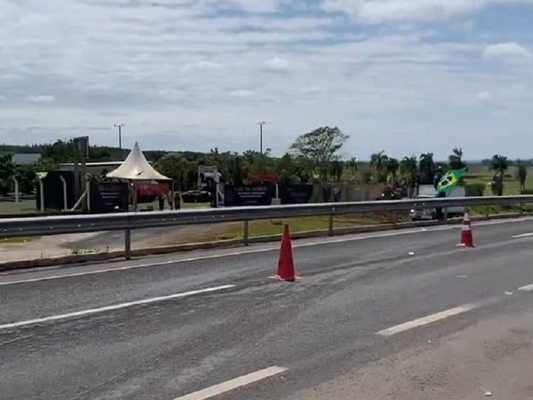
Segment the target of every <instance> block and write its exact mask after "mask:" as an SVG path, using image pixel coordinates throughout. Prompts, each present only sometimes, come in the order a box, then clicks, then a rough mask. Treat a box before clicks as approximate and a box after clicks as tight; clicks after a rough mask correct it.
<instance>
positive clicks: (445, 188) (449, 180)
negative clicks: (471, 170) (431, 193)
mask: <svg viewBox="0 0 533 400" xmlns="http://www.w3.org/2000/svg"><path fill="white" fill-rule="evenodd" d="M465 171H466V168H461V169H453V170H451V171H448V172H447V173H446V175H444V176H443V177H442V178H441V179H440V181H439V184H438V187H437V196H439V195H440V194H441V193H444V194H445V195H446V196H448V195H449V194H450V192H451V191H452V190H453V188H454V187H455V186H457V184H458V183H459V181H460V180H461V178H462V177H463V175H464V174H465Z"/></svg>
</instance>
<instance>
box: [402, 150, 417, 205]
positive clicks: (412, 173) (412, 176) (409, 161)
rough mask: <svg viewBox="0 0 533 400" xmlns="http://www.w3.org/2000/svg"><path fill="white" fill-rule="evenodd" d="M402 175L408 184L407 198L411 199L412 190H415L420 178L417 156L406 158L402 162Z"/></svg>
mask: <svg viewBox="0 0 533 400" xmlns="http://www.w3.org/2000/svg"><path fill="white" fill-rule="evenodd" d="M399 170H400V175H401V177H402V179H404V181H405V183H406V184H407V196H408V197H411V190H412V189H413V188H414V186H415V183H416V179H417V176H418V160H417V159H416V157H415V156H411V157H404V158H403V159H402V161H400V168H399Z"/></svg>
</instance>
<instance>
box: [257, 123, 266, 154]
mask: <svg viewBox="0 0 533 400" xmlns="http://www.w3.org/2000/svg"><path fill="white" fill-rule="evenodd" d="M265 124H266V122H265V121H263V122H260V123H259V124H258V125H259V153H260V154H261V155H263V125H265Z"/></svg>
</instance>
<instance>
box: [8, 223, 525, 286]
mask: <svg viewBox="0 0 533 400" xmlns="http://www.w3.org/2000/svg"><path fill="white" fill-rule="evenodd" d="M531 219H533V218H530V217H525V218H521V219H510V220H495V221H483V222H479V223H477V224H476V226H490V225H501V224H508V223H514V222H524V221H528V220H531ZM460 228H461V225H446V226H436V227H432V228H430V229H428V228H412V229H406V230H404V231H387V232H383V233H375V234H370V235H366V236H356V237H345V238H340V239H321V240H318V241H315V242H311V243H293V248H300V247H312V246H323V245H328V244H334V243H347V242H353V241H358V240H368V239H379V238H386V237H394V236H402V235H414V234H417V233H423V232H426V231H429V232H440V231H447V230H455V229H460ZM278 250H279V247H278V246H276V247H268V248H263V249H251V250H242V251H235V252H231V253H221V254H212V255H206V256H197V257H190V258H182V259H178V260H168V261H160V262H154V263H147V264H136V265H126V266H123V267H116V268H106V269H98V270H93V271H83V272H74V273H65V274H60V275H51V276H43V277H38V278H30V279H20V280H13V281H5V282H0V286H8V285H16V284H21V283H32V282H41V281H50V280H55V279H64V278H71V277H77V276H85V275H96V274H103V273H106V272H115V271H127V270H131V269H138V268H148V267H159V266H165V265H172V264H182V263H188V262H194V261H203V260H212V259H217V258H223V257H235V256H242V255H246V254H257V253H266V252H270V251H278ZM37 271H39V270H38V269H34V270H32V271H28V273H32V272H37ZM41 271H42V270H41ZM4 276H6V275H4ZM0 277H2V275H0Z"/></svg>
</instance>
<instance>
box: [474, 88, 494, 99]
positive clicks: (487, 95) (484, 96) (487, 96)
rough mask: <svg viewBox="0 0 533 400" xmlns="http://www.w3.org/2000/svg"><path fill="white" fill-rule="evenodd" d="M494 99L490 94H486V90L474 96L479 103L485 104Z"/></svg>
mask: <svg viewBox="0 0 533 400" xmlns="http://www.w3.org/2000/svg"><path fill="white" fill-rule="evenodd" d="M493 98H494V96H493V95H492V93H491V92H487V91H486V90H484V91H482V92H479V93H478V94H477V95H476V99H477V100H478V101H479V102H487V101H490V100H492V99H493Z"/></svg>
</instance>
